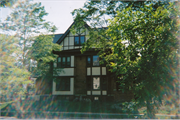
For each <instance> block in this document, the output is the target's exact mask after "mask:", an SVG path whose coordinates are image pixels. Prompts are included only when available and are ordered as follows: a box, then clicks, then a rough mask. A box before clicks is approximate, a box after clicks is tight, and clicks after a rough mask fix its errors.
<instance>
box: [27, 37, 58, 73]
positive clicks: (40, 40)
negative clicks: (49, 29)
mask: <svg viewBox="0 0 180 120" xmlns="http://www.w3.org/2000/svg"><path fill="white" fill-rule="evenodd" d="M53 37H54V36H53V35H43V34H42V35H39V36H37V37H36V41H35V42H34V43H33V45H32V47H31V50H30V52H29V56H31V59H32V60H33V61H38V62H37V64H36V65H37V67H35V69H34V71H32V72H33V73H35V74H37V73H38V74H39V76H45V75H47V74H49V70H50V63H51V62H52V61H54V60H55V59H56V58H57V55H55V54H53V50H54V51H60V48H61V47H60V46H59V45H58V44H54V43H53Z"/></svg>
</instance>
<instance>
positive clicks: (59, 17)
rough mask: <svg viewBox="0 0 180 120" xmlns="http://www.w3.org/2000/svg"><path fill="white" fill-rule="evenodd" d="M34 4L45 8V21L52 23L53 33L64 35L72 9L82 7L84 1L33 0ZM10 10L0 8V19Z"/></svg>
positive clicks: (70, 22) (70, 21) (71, 19)
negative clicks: (38, 3) (54, 27)
mask: <svg viewBox="0 0 180 120" xmlns="http://www.w3.org/2000/svg"><path fill="white" fill-rule="evenodd" d="M34 1H35V2H41V3H42V6H44V7H45V10H46V12H47V13H48V15H47V16H46V17H45V19H46V20H47V21H50V22H52V23H53V24H54V25H55V26H56V27H57V28H58V30H57V31H56V32H55V33H56V34H58V33H64V32H65V31H66V30H67V29H68V28H69V26H70V25H71V24H72V23H73V16H72V14H71V12H72V11H73V10H74V9H78V8H81V7H83V5H84V3H85V1H86V0H34ZM10 12H11V11H10V9H8V8H0V19H1V20H4V19H5V18H6V16H7V15H8V14H10Z"/></svg>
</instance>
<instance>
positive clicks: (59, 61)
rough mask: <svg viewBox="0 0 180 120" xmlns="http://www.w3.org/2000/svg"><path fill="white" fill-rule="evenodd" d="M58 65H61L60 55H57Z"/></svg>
mask: <svg viewBox="0 0 180 120" xmlns="http://www.w3.org/2000/svg"><path fill="white" fill-rule="evenodd" d="M58 67H61V57H58Z"/></svg>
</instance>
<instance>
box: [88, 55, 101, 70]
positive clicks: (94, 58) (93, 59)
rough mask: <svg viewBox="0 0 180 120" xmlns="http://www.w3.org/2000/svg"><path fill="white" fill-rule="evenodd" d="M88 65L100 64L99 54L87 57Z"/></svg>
mask: <svg viewBox="0 0 180 120" xmlns="http://www.w3.org/2000/svg"><path fill="white" fill-rule="evenodd" d="M87 66H88V67H91V66H99V56H98V55H94V56H88V57H87Z"/></svg>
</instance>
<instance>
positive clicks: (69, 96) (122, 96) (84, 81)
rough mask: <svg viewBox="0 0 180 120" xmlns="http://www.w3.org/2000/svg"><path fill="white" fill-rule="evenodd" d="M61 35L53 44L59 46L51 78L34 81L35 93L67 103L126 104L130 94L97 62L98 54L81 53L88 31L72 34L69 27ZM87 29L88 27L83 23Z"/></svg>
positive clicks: (130, 97) (52, 64)
mask: <svg viewBox="0 0 180 120" xmlns="http://www.w3.org/2000/svg"><path fill="white" fill-rule="evenodd" d="M73 24H74V23H72V24H71V26H70V27H69V28H68V29H67V30H66V32H65V33H64V34H56V35H55V37H54V40H53V42H54V43H57V44H59V45H61V46H62V48H61V51H53V53H54V54H57V55H58V58H57V60H56V61H54V62H53V63H51V70H50V72H51V74H52V76H51V77H47V78H44V79H39V80H37V82H36V86H37V88H38V90H37V91H38V93H39V94H40V95H41V96H43V95H47V96H48V95H49V94H51V95H52V96H54V97H56V98H58V99H66V100H84V99H86V100H91V101H94V100H101V101H129V100H130V99H132V98H133V94H132V93H131V92H125V93H122V92H121V91H118V89H117V82H116V78H115V77H113V73H111V72H109V71H108V68H107V67H106V65H105V64H100V63H99V60H100V58H99V56H98V55H97V53H98V51H95V50H94V49H91V50H89V51H86V52H85V53H83V54H82V53H81V52H80V50H81V48H82V44H83V43H84V42H86V40H87V39H88V29H86V30H85V31H84V32H82V33H80V34H75V35H74V34H72V33H71V31H70V28H71V27H72V25H73ZM85 27H86V28H88V27H89V26H88V25H87V24H86V25H85Z"/></svg>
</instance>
